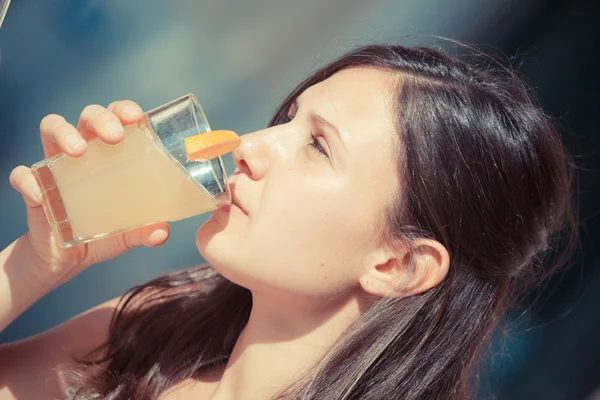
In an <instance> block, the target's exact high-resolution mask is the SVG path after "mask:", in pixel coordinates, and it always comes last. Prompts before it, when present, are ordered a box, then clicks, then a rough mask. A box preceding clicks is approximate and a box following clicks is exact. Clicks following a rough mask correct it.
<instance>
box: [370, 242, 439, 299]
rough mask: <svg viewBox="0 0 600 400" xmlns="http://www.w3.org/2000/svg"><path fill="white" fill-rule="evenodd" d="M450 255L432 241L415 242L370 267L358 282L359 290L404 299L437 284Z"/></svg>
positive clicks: (379, 295) (437, 243)
mask: <svg viewBox="0 0 600 400" xmlns="http://www.w3.org/2000/svg"><path fill="white" fill-rule="evenodd" d="M449 266H450V256H449V254H448V251H447V250H446V248H445V247H444V246H443V245H442V244H441V243H440V242H438V241H436V240H432V239H417V240H414V241H412V242H411V246H410V248H409V247H402V248H401V249H397V250H395V251H394V252H389V253H388V254H387V257H385V261H383V262H380V263H376V264H375V265H373V266H372V267H370V268H369V269H368V270H367V271H366V272H365V273H364V274H363V275H362V276H361V277H360V279H359V283H360V285H361V287H362V288H363V290H364V291H365V292H367V293H369V294H371V295H374V296H378V297H389V296H392V297H407V296H412V295H415V294H419V293H423V292H426V291H427V290H429V289H431V288H433V287H435V286H437V285H438V284H440V283H441V282H442V281H443V280H444V278H445V277H446V275H447V273H448V268H449Z"/></svg>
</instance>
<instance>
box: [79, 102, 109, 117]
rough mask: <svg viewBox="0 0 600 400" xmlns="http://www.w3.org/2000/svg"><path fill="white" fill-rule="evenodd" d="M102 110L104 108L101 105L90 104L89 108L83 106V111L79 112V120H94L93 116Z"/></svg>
mask: <svg viewBox="0 0 600 400" xmlns="http://www.w3.org/2000/svg"><path fill="white" fill-rule="evenodd" d="M102 110H104V107H102V106H101V105H99V104H90V105H89V106H85V107H84V109H83V110H82V111H81V114H80V115H79V119H81V120H87V119H91V118H94V115H96V114H98V113H99V112H101V111H102Z"/></svg>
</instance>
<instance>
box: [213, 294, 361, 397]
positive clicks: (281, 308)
mask: <svg viewBox="0 0 600 400" xmlns="http://www.w3.org/2000/svg"><path fill="white" fill-rule="evenodd" d="M252 298H253V302H252V311H251V313H250V319H249V320H248V323H247V325H246V327H245V328H244V330H243V331H242V333H241V334H240V336H239V338H238V340H237V342H236V344H235V346H234V348H233V352H232V354H231V357H230V359H229V361H228V363H227V366H226V367H225V372H224V373H223V376H222V378H221V382H220V383H219V385H218V387H217V388H216V390H215V392H214V393H213V395H212V397H211V400H230V399H242V398H243V399H249V400H263V399H269V398H271V397H272V396H273V395H275V394H276V393H278V392H279V391H280V390H282V389H285V388H286V387H288V386H289V385H290V384H292V383H294V382H295V381H296V380H297V379H299V378H301V377H302V376H303V375H304V374H305V373H307V372H308V371H309V370H310V368H311V367H313V366H314V365H316V364H317V363H318V362H319V360H320V359H321V358H322V357H323V356H324V355H325V353H326V352H327V350H328V349H329V348H330V347H331V346H332V345H333V344H334V342H335V341H336V339H337V338H338V337H339V336H340V334H341V333H342V332H343V331H344V329H346V327H347V326H348V325H349V324H350V323H351V322H352V321H353V320H355V319H356V318H357V317H358V315H359V314H360V306H359V302H358V300H357V299H356V297H354V296H350V297H347V298H345V299H344V300H338V301H336V302H333V303H330V304H329V305H328V306H324V305H323V304H324V302H323V301H320V302H316V303H320V304H314V305H309V306H307V305H306V304H303V305H302V306H299V305H297V304H293V303H292V302H286V303H282V302H277V301H273V299H272V298H271V299H266V298H262V297H261V296H260V295H257V294H256V293H253V296H252Z"/></svg>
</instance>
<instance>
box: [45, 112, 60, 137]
mask: <svg viewBox="0 0 600 400" xmlns="http://www.w3.org/2000/svg"><path fill="white" fill-rule="evenodd" d="M64 121H65V119H64V118H63V117H61V116H60V115H58V114H48V115H46V116H45V117H44V118H42V121H41V122H40V132H42V133H44V132H48V131H49V130H50V129H51V128H52V127H53V126H56V124H59V123H61V122H64Z"/></svg>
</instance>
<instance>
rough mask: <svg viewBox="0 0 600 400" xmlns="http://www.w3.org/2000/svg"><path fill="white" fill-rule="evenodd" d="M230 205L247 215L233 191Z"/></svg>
mask: <svg viewBox="0 0 600 400" xmlns="http://www.w3.org/2000/svg"><path fill="white" fill-rule="evenodd" d="M231 204H232V205H234V206H236V207H237V208H239V209H240V210H241V211H242V212H243V213H244V214H246V215H248V212H247V211H246V209H245V208H244V206H242V204H241V203H240V201H239V199H238V198H237V196H236V195H235V193H234V192H233V191H232V192H231Z"/></svg>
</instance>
